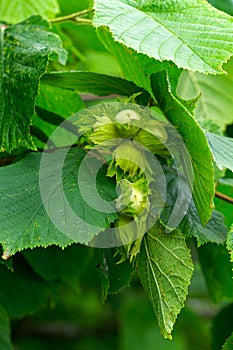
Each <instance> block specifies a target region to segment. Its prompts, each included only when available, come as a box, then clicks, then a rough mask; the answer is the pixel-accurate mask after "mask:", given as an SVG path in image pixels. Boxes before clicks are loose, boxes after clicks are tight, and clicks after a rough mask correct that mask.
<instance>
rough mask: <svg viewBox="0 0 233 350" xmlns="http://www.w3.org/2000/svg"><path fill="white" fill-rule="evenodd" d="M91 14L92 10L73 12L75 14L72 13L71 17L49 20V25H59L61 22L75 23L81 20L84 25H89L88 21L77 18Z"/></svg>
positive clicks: (89, 21)
mask: <svg viewBox="0 0 233 350" xmlns="http://www.w3.org/2000/svg"><path fill="white" fill-rule="evenodd" d="M92 12H93V10H92V9H87V10H83V11H79V12H75V13H72V14H71V15H67V16H63V17H57V18H54V19H51V20H50V23H51V24H57V23H61V22H67V21H75V22H76V21H81V20H82V21H84V22H85V23H91V20H90V19H86V18H79V17H82V16H83V15H86V14H88V13H92ZM87 21H88V22H87Z"/></svg>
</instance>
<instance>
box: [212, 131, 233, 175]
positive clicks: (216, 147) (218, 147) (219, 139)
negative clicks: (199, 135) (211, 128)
mask: <svg viewBox="0 0 233 350" xmlns="http://www.w3.org/2000/svg"><path fill="white" fill-rule="evenodd" d="M206 136H207V138H208V141H209V144H210V149H211V151H212V153H213V157H214V160H215V162H216V164H217V166H218V168H219V169H220V170H223V169H225V168H227V169H230V170H231V171H233V152H232V149H233V139H231V138H229V137H225V136H220V135H215V134H212V133H209V132H207V133H206Z"/></svg>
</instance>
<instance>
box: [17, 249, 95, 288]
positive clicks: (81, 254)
mask: <svg viewBox="0 0 233 350" xmlns="http://www.w3.org/2000/svg"><path fill="white" fill-rule="evenodd" d="M22 254H23V256H24V258H25V259H26V260H27V262H28V263H29V264H30V266H31V267H32V268H33V270H34V271H35V272H36V273H37V274H38V275H40V276H41V277H42V278H43V279H45V280H46V281H48V282H55V281H58V280H62V281H65V282H68V283H70V284H71V285H72V286H73V287H74V288H77V287H78V286H79V279H80V277H82V278H83V277H84V275H85V271H86V270H87V268H88V265H89V264H93V261H92V259H93V256H95V249H94V248H90V247H86V246H82V245H78V244H72V245H71V246H69V247H67V248H65V249H63V250H62V249H61V248H59V247H54V246H52V247H47V248H46V249H44V248H36V249H33V250H25V251H24V252H22ZM94 263H95V262H94ZM94 266H96V264H95V265H94Z"/></svg>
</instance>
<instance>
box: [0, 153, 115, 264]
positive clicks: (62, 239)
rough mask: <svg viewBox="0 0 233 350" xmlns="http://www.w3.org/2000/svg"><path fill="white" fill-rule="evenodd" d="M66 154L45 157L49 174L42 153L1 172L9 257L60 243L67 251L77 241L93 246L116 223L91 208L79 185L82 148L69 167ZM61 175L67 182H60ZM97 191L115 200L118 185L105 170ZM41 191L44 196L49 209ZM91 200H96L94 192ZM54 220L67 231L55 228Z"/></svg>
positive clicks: (3, 237) (2, 232)
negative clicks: (94, 239) (63, 158)
mask: <svg viewBox="0 0 233 350" xmlns="http://www.w3.org/2000/svg"><path fill="white" fill-rule="evenodd" d="M63 152H64V150H58V151H54V152H52V153H46V154H44V157H45V158H44V163H43V169H42V166H40V162H41V154H29V155H28V156H27V157H26V158H24V159H23V160H21V161H19V162H18V163H15V164H12V165H9V166H6V167H2V168H0V183H1V190H0V198H1V201H0V213H1V220H0V242H1V243H2V245H3V249H4V254H3V256H4V257H5V258H7V257H9V256H10V255H13V254H15V253H16V252H17V251H20V250H23V249H26V248H34V247H37V246H44V247H46V246H48V245H51V244H56V245H59V246H61V247H65V246H67V245H68V244H70V243H72V242H73V241H76V242H81V243H85V244H87V243H89V242H90V240H91V239H92V238H93V237H94V236H95V235H96V234H98V233H99V232H100V231H103V230H104V229H105V228H106V227H109V225H110V223H111V222H112V221H114V220H115V218H116V215H115V214H114V213H113V214H109V213H107V212H105V213H103V212H102V211H97V209H94V208H92V207H91V206H89V205H88V204H87V203H86V201H85V198H83V197H82V195H81V193H80V186H81V183H80V182H79V186H78V184H77V179H78V178H77V176H78V171H79V167H80V164H81V162H82V160H83V157H84V156H85V154H86V153H85V152H84V151H83V150H81V149H71V150H70V151H69V153H68V155H67V156H66V159H65V162H64V165H63V164H61V157H62V156H63V155H64V153H63ZM66 152H67V151H66ZM93 162H94V161H93ZM62 165H63V167H62ZM60 171H62V175H61V177H62V178H61V179H58V178H57V174H58V173H59V172H60ZM84 171H89V174H88V176H86V178H87V181H88V183H89V184H90V181H96V179H95V178H94V177H93V176H94V175H93V174H92V172H93V170H92V169H91V168H89V169H88V170H85V169H84ZM39 172H42V173H43V175H41V173H40V183H41V187H39ZM9 179H11V181H9ZM96 186H97V189H98V191H99V193H101V195H102V196H103V197H104V198H105V200H106V201H108V200H113V199H114V198H115V183H114V181H113V180H111V179H108V181H106V175H105V171H104V170H103V169H102V170H100V171H99V172H98V176H97V183H96ZM40 191H42V192H43V194H44V195H43V196H44V197H43V200H44V205H43V203H42V199H41V192H40ZM89 191H92V189H89ZM87 195H89V197H90V193H89V194H88V193H87ZM92 198H93V192H92ZM67 202H68V204H67ZM69 205H70V207H71V208H72V211H73V212H74V216H73V215H72V214H71V213H72V211H70V210H69ZM44 206H46V208H47V211H49V213H50V218H49V217H48V215H47V213H46V211H45V208H44ZM48 206H49V209H48ZM67 210H68V211H67ZM51 217H52V218H53V221H54V220H55V221H56V224H57V226H58V227H60V228H61V229H62V232H60V231H59V230H58V228H57V227H55V226H54V224H53V223H52V221H51ZM68 237H70V238H68Z"/></svg>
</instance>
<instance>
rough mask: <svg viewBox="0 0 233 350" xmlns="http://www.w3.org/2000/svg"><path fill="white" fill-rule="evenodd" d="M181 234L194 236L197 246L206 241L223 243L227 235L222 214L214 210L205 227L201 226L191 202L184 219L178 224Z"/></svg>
mask: <svg viewBox="0 0 233 350" xmlns="http://www.w3.org/2000/svg"><path fill="white" fill-rule="evenodd" d="M179 229H180V230H181V232H182V233H183V234H187V235H191V236H194V237H195V238H196V239H197V244H198V246H200V245H202V244H205V243H207V242H212V243H218V244H221V243H224V242H225V241H226V237H227V227H226V225H225V223H224V216H223V215H222V214H221V213H219V212H218V211H216V210H214V211H213V214H212V217H211V219H210V220H209V221H208V223H207V225H206V226H205V227H203V226H202V224H201V222H200V218H199V216H198V213H197V211H196V208H195V205H194V203H193V202H191V204H190V207H189V209H188V211H187V214H186V215H185V217H184V219H183V220H182V222H181V223H180V225H179Z"/></svg>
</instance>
